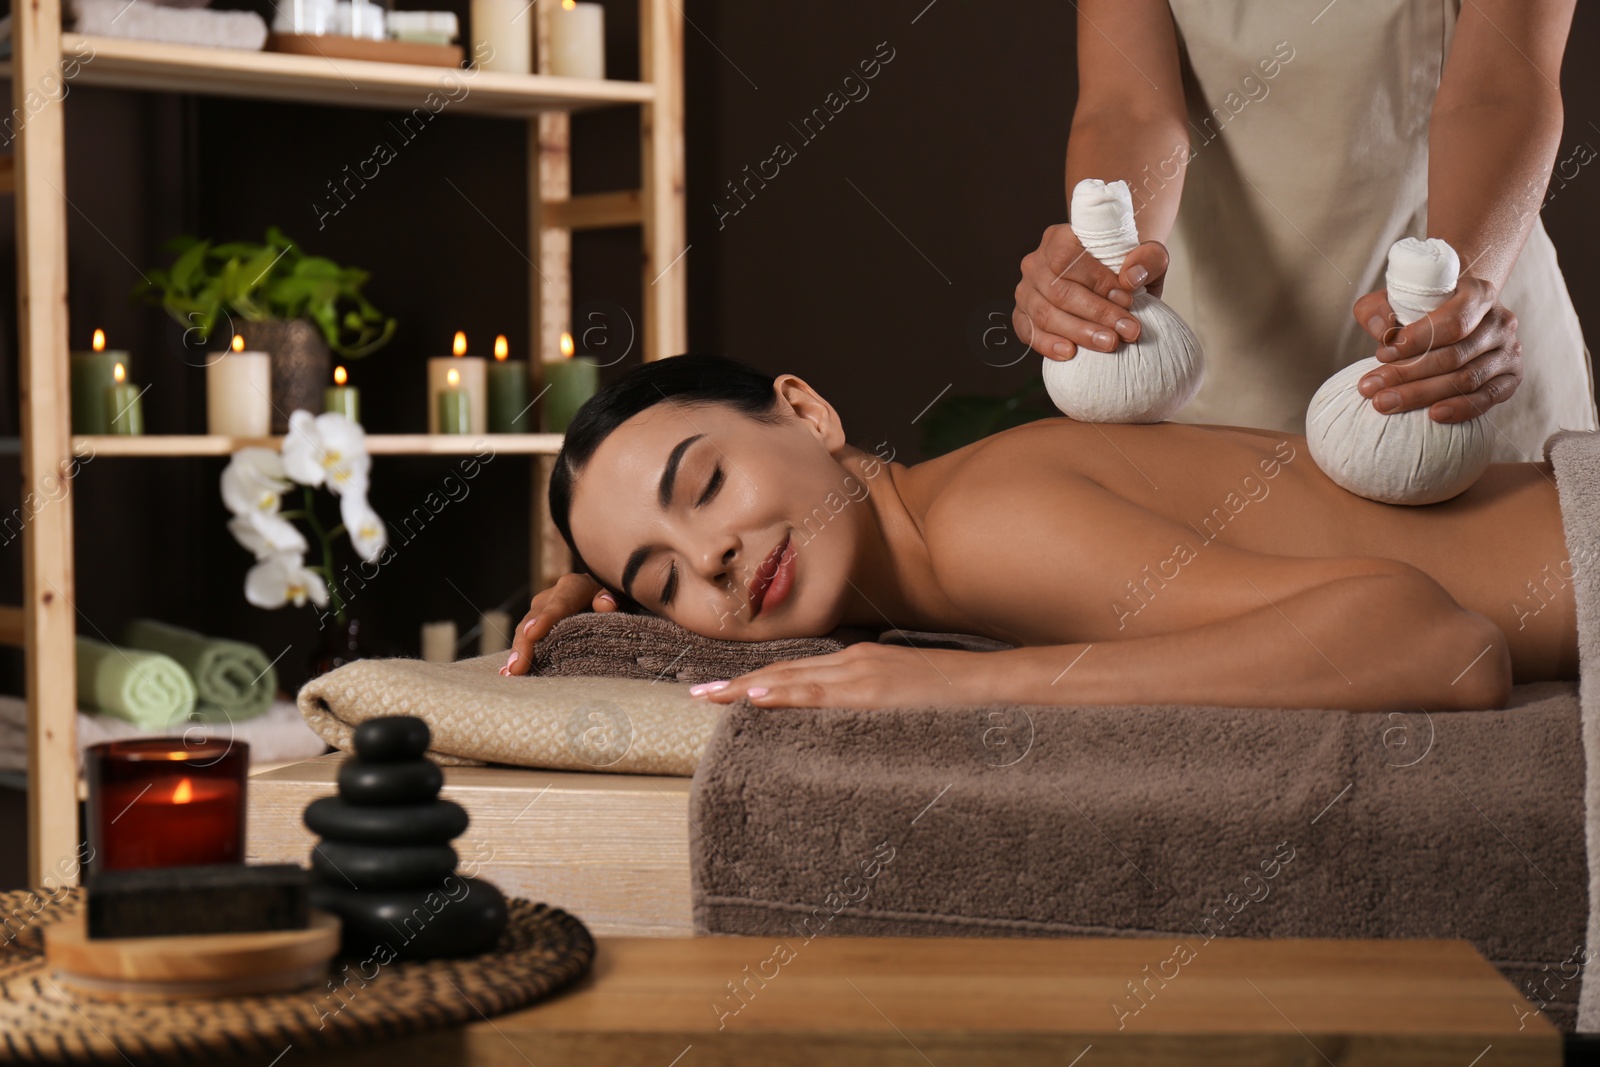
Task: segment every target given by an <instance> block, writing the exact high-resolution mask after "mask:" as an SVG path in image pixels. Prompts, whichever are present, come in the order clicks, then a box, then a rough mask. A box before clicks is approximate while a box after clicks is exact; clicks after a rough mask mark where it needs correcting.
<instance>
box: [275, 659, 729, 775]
mask: <svg viewBox="0 0 1600 1067" xmlns="http://www.w3.org/2000/svg"><path fill="white" fill-rule="evenodd" d="M504 663H505V657H504V656H503V655H493V656H480V657H478V658H476V659H467V660H460V661H457V662H455V663H425V662H423V661H422V660H416V659H361V660H356V661H355V662H354V663H349V664H346V665H345V666H343V667H340V668H339V669H338V670H335V671H330V672H328V673H327V674H324V675H323V676H322V677H320V678H313V679H312V680H311V681H309V682H307V683H306V684H305V686H304V687H303V688H302V689H301V690H300V697H299V700H300V714H302V715H304V716H305V720H306V724H307V725H308V726H310V727H311V729H313V730H315V731H316V732H317V734H318V735H319V736H320V737H322V738H323V739H324V740H325V741H327V742H328V744H330V745H333V746H334V747H335V748H341V749H344V750H345V751H346V752H348V751H350V750H351V747H352V741H351V736H352V734H353V733H354V731H355V728H356V727H357V726H359V725H360V724H361V723H363V722H365V721H366V720H368V719H373V718H377V717H379V716H383V715H416V716H418V717H420V718H422V719H424V720H426V721H427V723H428V728H429V730H430V731H431V734H432V738H431V740H430V742H429V746H430V747H429V750H428V755H429V756H431V757H433V759H434V760H436V761H437V762H439V763H442V764H446V765H460V764H476V763H509V764H514V765H516V766H520V767H547V768H550V769H552V770H568V771H611V772H618V773H623V774H671V775H679V776H685V777H686V776H688V775H691V774H693V773H694V768H695V764H697V763H699V762H700V753H701V752H703V751H704V750H705V747H706V741H707V739H708V738H710V736H711V729H712V727H714V726H715V725H716V724H717V721H718V720H719V719H720V718H722V715H723V712H724V711H725V710H726V709H725V708H724V707H723V706H722V705H721V704H713V703H710V702H708V701H705V700H697V699H695V698H694V697H691V696H690V695H689V694H688V692H687V689H686V687H685V686H682V685H677V684H675V683H673V682H670V681H668V682H661V683H659V684H658V683H655V682H648V681H643V680H641V679H638V678H502V677H500V674H499V670H500V667H501V666H503V665H504Z"/></svg>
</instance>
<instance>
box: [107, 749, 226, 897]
mask: <svg viewBox="0 0 1600 1067" xmlns="http://www.w3.org/2000/svg"><path fill="white" fill-rule="evenodd" d="M85 769H86V772H87V778H88V782H89V803H88V823H89V827H88V829H89V846H90V848H91V849H92V850H93V851H92V852H91V853H90V857H89V873H90V874H91V875H93V874H96V873H98V872H100V871H119V870H129V869H131V868H135V867H187V866H192V865H195V864H202V863H243V862H244V816H245V777H246V775H247V774H248V772H249V769H250V746H249V745H247V744H245V743H244V742H242V741H230V740H226V739H223V738H198V739H185V738H182V737H141V738H136V739H130V740H126V741H107V742H105V743H103V744H98V745H91V746H90V747H89V749H88V754H87V757H86V767H85Z"/></svg>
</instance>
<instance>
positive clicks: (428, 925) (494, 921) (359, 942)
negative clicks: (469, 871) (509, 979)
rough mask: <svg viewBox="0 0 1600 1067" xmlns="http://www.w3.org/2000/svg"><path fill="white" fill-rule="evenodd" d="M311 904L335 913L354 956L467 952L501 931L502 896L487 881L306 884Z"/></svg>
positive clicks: (491, 942)
mask: <svg viewBox="0 0 1600 1067" xmlns="http://www.w3.org/2000/svg"><path fill="white" fill-rule="evenodd" d="M311 903H312V904H313V906H315V907H318V908H321V909H323V910H324V911H330V912H333V913H334V914H335V915H337V916H339V919H340V921H341V922H342V924H343V936H342V940H343V946H342V947H343V950H344V953H345V955H347V956H350V957H353V958H356V959H370V958H375V953H383V955H379V956H376V958H378V959H379V960H380V962H381V960H382V959H383V958H384V957H386V956H387V955H388V952H383V946H385V945H386V946H388V951H389V952H392V953H393V955H394V958H397V959H407V960H430V959H448V958H452V957H458V956H471V955H475V954H477V953H479V952H483V951H485V950H487V949H490V948H493V947H494V943H495V942H496V941H498V940H499V939H500V935H501V933H503V932H504V931H505V928H506V923H507V919H508V914H507V911H506V898H505V897H504V896H503V895H502V894H501V892H500V890H499V889H497V888H495V886H494V885H493V884H492V883H490V882H485V881H482V880H480V879H477V878H461V877H452V878H451V879H449V880H448V881H447V882H446V884H445V885H444V886H443V887H439V888H427V889H387V890H367V891H359V892H358V891H356V890H352V889H349V888H345V889H340V888H338V887H337V886H333V885H327V884H322V885H315V886H312V888H311Z"/></svg>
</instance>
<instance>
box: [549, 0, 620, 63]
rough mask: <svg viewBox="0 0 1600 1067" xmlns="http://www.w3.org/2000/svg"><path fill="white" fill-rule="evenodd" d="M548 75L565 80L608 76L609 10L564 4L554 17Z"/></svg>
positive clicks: (574, 0) (572, 1) (572, 0)
mask: <svg viewBox="0 0 1600 1067" xmlns="http://www.w3.org/2000/svg"><path fill="white" fill-rule="evenodd" d="M548 73H550V74H557V75H560V76H561V77H564V78H604V77H605V76H606V12H605V8H603V7H601V6H600V5H599V4H580V3H578V2H577V0H561V7H560V8H559V9H558V10H555V11H552V12H551V13H550V69H549V71H548Z"/></svg>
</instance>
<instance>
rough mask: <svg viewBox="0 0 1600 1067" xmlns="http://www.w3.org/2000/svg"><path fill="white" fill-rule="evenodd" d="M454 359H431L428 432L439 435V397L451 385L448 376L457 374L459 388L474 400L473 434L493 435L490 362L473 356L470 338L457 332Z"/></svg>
mask: <svg viewBox="0 0 1600 1067" xmlns="http://www.w3.org/2000/svg"><path fill="white" fill-rule="evenodd" d="M451 347H452V348H453V349H454V350H455V355H453V356H433V357H432V358H430V359H429V360H428V432H429V433H438V432H439V394H440V393H441V392H442V391H443V390H444V389H445V388H447V387H448V386H449V381H448V375H449V374H450V372H451V371H452V370H454V371H456V372H457V376H458V379H459V380H458V381H457V383H456V387H457V388H459V389H461V390H463V391H465V392H466V394H467V396H468V397H469V398H470V404H469V407H470V409H471V415H472V425H471V427H470V428H469V431H468V432H470V433H488V432H489V363H488V360H486V359H484V358H483V357H482V356H469V355H467V354H466V351H467V335H466V334H464V333H461V332H460V331H457V332H456V339H455V343H454V345H452V346H451Z"/></svg>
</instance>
